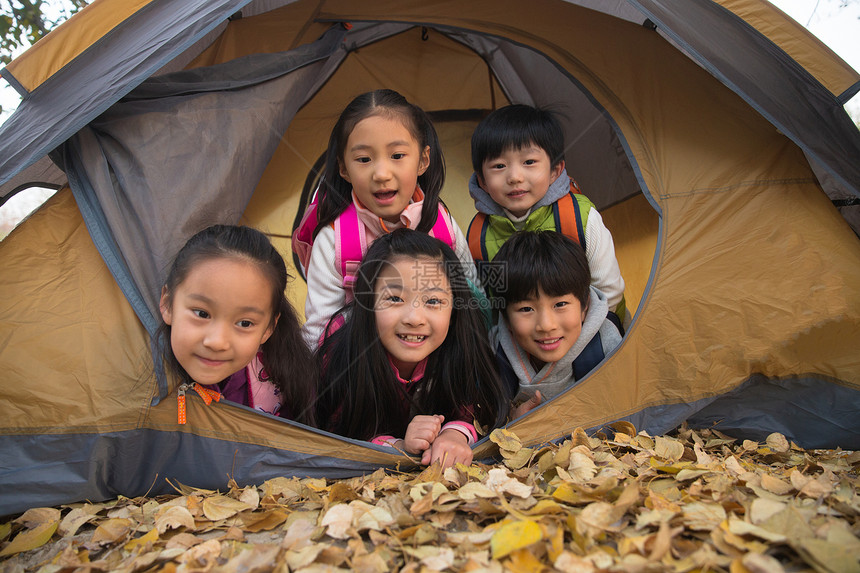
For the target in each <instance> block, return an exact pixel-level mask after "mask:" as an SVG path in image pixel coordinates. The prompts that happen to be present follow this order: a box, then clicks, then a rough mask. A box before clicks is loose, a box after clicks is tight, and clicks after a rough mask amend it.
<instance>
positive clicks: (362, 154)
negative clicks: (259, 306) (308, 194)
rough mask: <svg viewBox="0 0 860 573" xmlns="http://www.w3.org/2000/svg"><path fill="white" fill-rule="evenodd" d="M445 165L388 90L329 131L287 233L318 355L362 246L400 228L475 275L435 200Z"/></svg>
mask: <svg viewBox="0 0 860 573" xmlns="http://www.w3.org/2000/svg"><path fill="white" fill-rule="evenodd" d="M444 181H445V163H444V159H443V158H442V151H441V148H440V146H439V140H438V137H437V136H436V130H435V129H434V128H433V124H432V123H431V122H430V120H429V118H428V117H427V115H426V114H425V113H424V111H422V110H421V108H419V107H418V106H416V105H413V104H411V103H409V102H408V101H406V99H405V98H404V97H403V96H402V95H400V94H399V93H397V92H395V91H392V90H376V91H373V92H368V93H365V94H362V95H360V96H358V97H357V98H355V99H354V100H353V101H352V102H350V104H349V105H348V106H347V107H346V109H344V111H343V113H341V116H340V118H339V119H338V121H337V124H335V126H334V129H333V130H332V133H331V137H330V139H329V145H328V149H327V151H326V163H325V168H324V171H323V175H322V179H321V181H320V186H319V190H318V192H317V197H316V200H315V203H313V204H312V205H311V206H310V207H309V209H308V211H307V213H306V215H305V217H304V219H303V220H302V222H301V224H300V225H299V228H298V229H296V231H295V232H294V233H293V250H294V251H295V252H296V254H297V255H298V256H299V259H300V261H301V263H302V266H303V267H304V269H305V270H306V272H305V275H306V276H307V282H308V297H307V301H306V303H305V317H306V322H305V325H304V326H303V334H304V338H305V342H306V343H307V344H308V345H309V346H310V347H312V348H316V346H317V344H318V343H319V340H320V336H321V334H322V332H323V329H324V328H325V326H326V323H327V322H328V320H329V319H330V318H331V317H332V315H334V314H335V312H337V311H338V310H339V309H340V308H341V307H343V306H344V304H345V303H347V302H349V300H350V299H351V298H352V287H353V284H354V282H355V270H356V268H357V267H358V264H359V263H360V262H361V259H362V257H363V256H364V253H365V252H366V251H367V248H368V246H369V245H370V244H371V243H372V242H373V241H374V240H376V239H377V238H378V237H380V236H383V235H385V234H387V233H390V232H391V231H393V230H395V229H398V228H409V229H415V230H418V231H421V232H423V233H427V234H429V235H431V236H434V237H436V238H437V239H439V240H441V241H443V242H444V243H445V244H447V245H448V246H450V247H452V248H453V249H454V250H455V252H456V253H457V256H458V258H459V260H461V261H462V262H463V264H464V265H466V267H467V273H468V275H469V276H470V277H473V276H474V275H475V271H474V262H473V261H472V257H471V255H470V254H469V247H468V243H467V242H466V239H465V237H464V236H463V233H462V231H461V230H460V228H459V227H458V226H457V224H456V223H455V222H454V219H453V218H452V217H451V215H450V214H449V213H448V211H447V210H446V209H445V207H444V205H443V204H442V203H441V201H440V200H439V192H440V191H441V190H442V185H443V183H444Z"/></svg>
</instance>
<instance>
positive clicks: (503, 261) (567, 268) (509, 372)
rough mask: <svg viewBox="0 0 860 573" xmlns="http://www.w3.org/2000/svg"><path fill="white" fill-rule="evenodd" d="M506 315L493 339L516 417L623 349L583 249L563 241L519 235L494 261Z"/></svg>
mask: <svg viewBox="0 0 860 573" xmlns="http://www.w3.org/2000/svg"><path fill="white" fill-rule="evenodd" d="M495 261H496V264H497V265H499V267H500V268H501V269H503V270H504V272H505V276H506V282H505V284H504V288H501V287H500V288H499V289H497V295H498V300H499V301H500V302H501V303H502V306H503V307H504V309H503V311H502V312H501V316H500V317H499V321H498V324H497V325H496V326H494V327H493V328H492V330H491V331H490V341H491V343H492V345H493V348H494V350H495V351H496V359H497V360H498V362H499V370H500V372H501V375H502V378H503V380H504V381H505V382H506V383H507V384H508V386H509V387H510V389H511V391H512V392H511V395H513V396H516V397H515V398H514V404H518V406H517V407H516V408H514V410H513V417H514V418H516V417H518V416H521V415H523V414H525V413H526V412H528V411H529V410H531V409H532V408H534V407H535V406H537V405H538V404H540V403H541V402H542V401H543V400H547V399H551V398H554V397H555V396H557V395H559V394H560V393H562V392H563V391H565V390H566V389H567V388H569V387H571V386H573V385H574V384H576V382H577V381H579V380H581V379H582V378H583V377H584V376H585V375H587V374H588V373H589V372H590V371H591V370H592V369H593V368H594V367H595V366H597V364H598V363H600V362H601V361H602V360H603V358H604V357H605V356H606V355H607V354H609V353H610V352H611V351H612V350H614V349H615V348H616V347H617V346H618V345H619V344H621V332H620V330H619V325H617V323H616V322H613V321H612V320H610V319H609V318H608V315H610V314H611V313H610V312H609V306H608V304H607V300H606V296H605V295H604V294H603V293H602V292H601V291H600V290H598V289H596V288H595V287H594V286H593V285H591V284H590V281H591V278H590V272H589V269H588V261H587V260H586V258H585V253H584V252H583V250H582V247H580V246H579V245H577V244H576V243H575V242H574V241H573V240H571V239H570V238H568V237H565V236H564V235H562V234H561V233H555V232H552V231H537V232H529V231H523V232H518V233H515V234H513V235H512V236H511V238H510V239H508V241H507V242H505V244H504V245H502V248H501V249H499V252H498V254H497V255H496V258H495Z"/></svg>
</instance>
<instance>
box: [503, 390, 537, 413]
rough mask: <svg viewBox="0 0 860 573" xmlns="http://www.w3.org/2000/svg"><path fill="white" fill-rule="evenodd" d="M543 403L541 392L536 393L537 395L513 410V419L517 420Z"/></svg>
mask: <svg viewBox="0 0 860 573" xmlns="http://www.w3.org/2000/svg"><path fill="white" fill-rule="evenodd" d="M541 402H543V396H541V393H540V390H538V391H537V392H535V395H534V396H532V397H531V398H529V399H528V400H526V401H525V402H523V403H522V404H520V405H519V406H517V407H516V408H514V409H512V410H511V419H512V420H516V419H517V418H519V417H520V416H522V415H523V414H525V413H526V412H530V411H532V410H534V409H535V408H537V407H538V406H540V404H541Z"/></svg>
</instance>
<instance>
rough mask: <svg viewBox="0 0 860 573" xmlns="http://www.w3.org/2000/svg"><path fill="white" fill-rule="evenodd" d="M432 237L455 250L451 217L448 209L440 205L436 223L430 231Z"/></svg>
mask: <svg viewBox="0 0 860 573" xmlns="http://www.w3.org/2000/svg"><path fill="white" fill-rule="evenodd" d="M430 235H431V236H433V237H436V238H437V239H439V240H440V241H442V242H443V243H445V244H446V245H448V246H449V247H451V248H452V249H453V248H454V228H453V227H452V224H451V215H449V214H448V211H447V209H445V207H444V206H443V205H442V203H441V202H440V203H439V215H438V216H437V217H436V222H435V223H434V224H433V228H432V229H430Z"/></svg>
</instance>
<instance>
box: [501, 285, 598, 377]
mask: <svg viewBox="0 0 860 573" xmlns="http://www.w3.org/2000/svg"><path fill="white" fill-rule="evenodd" d="M587 310H588V308H587V306H586V308H582V305H581V304H580V302H579V299H577V298H576V297H575V296H574V295H573V294H567V295H564V296H548V295H547V294H545V293H544V292H543V291H542V290H538V294H537V296H535V297H533V298H529V299H526V300H521V301H518V302H516V303H513V304H508V305H507V307H506V308H505V315H506V316H507V319H508V325H510V327H511V332H512V333H513V335H514V339H515V340H516V341H517V343H518V344H519V345H520V346H521V347H522V348H523V349H524V350H525V351H526V352H528V353H529V355H530V356H531V357H532V362H533V363H534V364H535V365H536V366H538V367H540V366H543V364H545V363H547V362H558V361H559V360H561V358H562V357H563V356H564V355H565V354H567V352H568V350H570V348H571V347H572V346H573V344H574V343H575V342H576V339H577V338H579V334H580V332H582V323H583V321H585V313H586V311H587Z"/></svg>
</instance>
